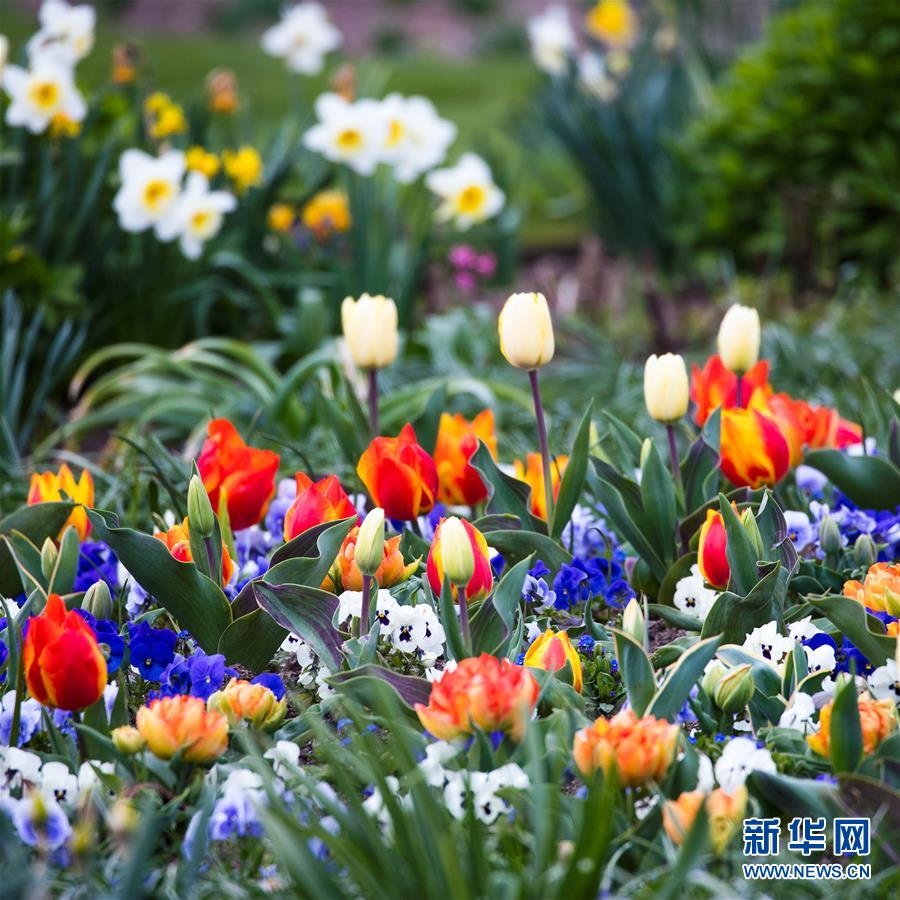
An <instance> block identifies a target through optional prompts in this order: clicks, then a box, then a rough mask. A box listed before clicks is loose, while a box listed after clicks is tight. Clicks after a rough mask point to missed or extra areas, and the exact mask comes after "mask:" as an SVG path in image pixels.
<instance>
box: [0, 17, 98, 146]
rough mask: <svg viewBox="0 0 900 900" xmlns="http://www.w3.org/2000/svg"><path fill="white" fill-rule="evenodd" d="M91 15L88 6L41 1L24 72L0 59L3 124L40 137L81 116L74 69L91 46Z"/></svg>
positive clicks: (82, 104)
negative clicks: (4, 96)
mask: <svg viewBox="0 0 900 900" xmlns="http://www.w3.org/2000/svg"><path fill="white" fill-rule="evenodd" d="M95 18H96V16H95V14H94V9H93V7H90V6H69V5H68V4H67V3H63V2H62V0H45V2H44V3H43V5H42V6H41V9H40V13H39V20H40V24H41V27H40V30H39V31H38V32H37V33H36V34H35V35H33V36H32V38H31V39H30V40H29V41H28V46H27V50H28V68H27V69H26V68H23V67H21V66H16V65H7V64H6V59H5V57H6V54H7V50H6V47H7V44H6V39H5V38H4V39H3V48H2V54H0V85H2V87H3V90H4V91H5V92H6V93H7V95H8V96H9V100H10V102H9V106H8V107H7V109H6V124H7V125H12V126H14V127H19V128H27V129H28V130H29V131H30V132H31V133H32V134H41V133H42V132H44V131H46V130H47V129H48V128H50V127H51V126H54V125H58V126H71V125H76V124H77V123H79V122H81V121H83V119H84V117H85V115H86V114H87V105H86V104H85V102H84V97H82V95H81V93H80V92H79V91H78V88H77V87H76V86H75V65H76V63H77V62H78V61H79V60H81V59H83V58H84V57H85V56H86V55H87V54H88V53H89V52H90V49H91V47H92V46H93V45H94V22H95Z"/></svg>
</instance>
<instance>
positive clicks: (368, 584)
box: [359, 575, 372, 637]
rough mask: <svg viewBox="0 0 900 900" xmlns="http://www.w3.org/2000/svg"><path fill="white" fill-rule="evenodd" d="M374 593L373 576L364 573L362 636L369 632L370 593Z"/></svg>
mask: <svg viewBox="0 0 900 900" xmlns="http://www.w3.org/2000/svg"><path fill="white" fill-rule="evenodd" d="M371 593H372V576H371V575H363V580H362V609H361V610H360V614H359V633H360V637H362V636H363V635H364V634H368V633H369V629H370V627H371V626H370V624H369V615H370V611H369V606H370V603H369V599H370V597H369V595H370V594H371Z"/></svg>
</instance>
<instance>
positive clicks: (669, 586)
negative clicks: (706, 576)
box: [657, 553, 697, 606]
mask: <svg viewBox="0 0 900 900" xmlns="http://www.w3.org/2000/svg"><path fill="white" fill-rule="evenodd" d="M696 562H697V554H696V553H685V555H684V556H681V557H679V558H678V559H676V560H675V562H674V563H672V565H671V566H670V567H669V571H668V572H666V577H665V578H664V579H663V581H662V584H661V585H660V587H659V593H658V594H657V600H658V602H659V603H661V604H663V605H665V606H672V604H673V601H674V598H675V589H676V588H677V587H678V582H679V581H681V579H682V578H687V577H688V576H689V575H690V574H691V567H692V566H693V565H694V564H695V563H696Z"/></svg>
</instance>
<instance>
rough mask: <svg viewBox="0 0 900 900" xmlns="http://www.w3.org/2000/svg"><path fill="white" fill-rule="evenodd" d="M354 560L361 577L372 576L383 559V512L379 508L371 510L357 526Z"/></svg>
mask: <svg viewBox="0 0 900 900" xmlns="http://www.w3.org/2000/svg"><path fill="white" fill-rule="evenodd" d="M355 558H356V565H357V566H358V567H359V571H360V572H362V574H363V575H374V574H375V573H376V572H377V571H378V567H379V566H380V565H381V562H382V560H383V559H384V510H383V509H381V508H380V507H376V508H375V509H373V510H372V511H371V512H370V513H369V514H368V515H367V516H366V517H365V519H363V523H362V525H360V526H359V534H358V535H357V537H356V556H355Z"/></svg>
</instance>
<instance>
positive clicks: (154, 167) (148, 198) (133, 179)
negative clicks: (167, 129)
mask: <svg viewBox="0 0 900 900" xmlns="http://www.w3.org/2000/svg"><path fill="white" fill-rule="evenodd" d="M184 168H185V163H184V154H183V153H182V152H181V151H180V150H169V151H167V152H166V153H163V155H162V156H160V157H158V158H157V157H155V156H150V154H148V153H144V151H143V150H134V149H132V150H126V151H125V152H124V153H123V154H122V157H121V159H120V160H119V177H120V178H121V179H122V186H121V187H120V188H119V191H118V193H117V194H116V196H115V198H114V199H113V209H114V210H115V211H116V213H118V216H119V225H120V226H121V227H122V228H123V229H124V230H125V231H135V232H136V231H146V230H147V229H148V228H151V227H155V228H156V233H157V236H158V237H160V238H161V239H162V234H163V233H168V228H167V221H166V220H167V219H168V218H169V216H171V215H172V213H173V211H174V210H175V207H176V205H177V203H178V197H179V195H180V193H181V178H182V176H183V175H184ZM161 229H162V231H161Z"/></svg>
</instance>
